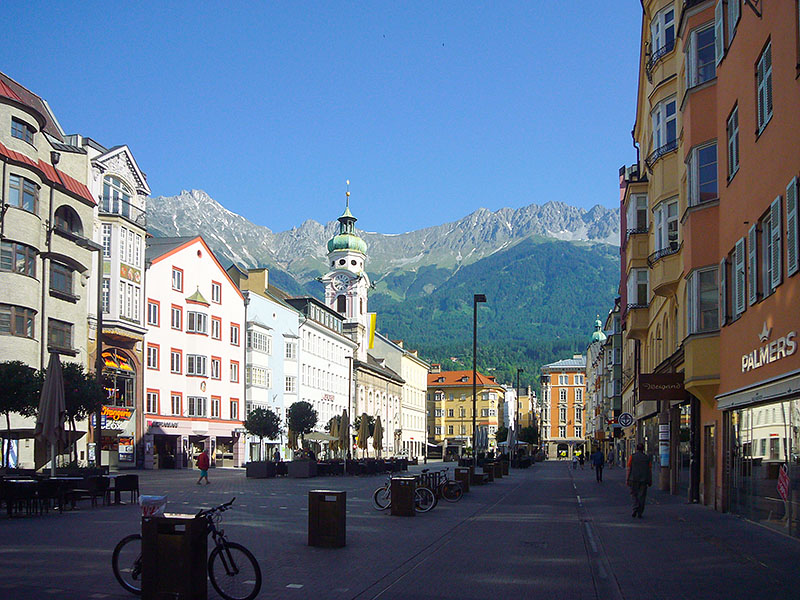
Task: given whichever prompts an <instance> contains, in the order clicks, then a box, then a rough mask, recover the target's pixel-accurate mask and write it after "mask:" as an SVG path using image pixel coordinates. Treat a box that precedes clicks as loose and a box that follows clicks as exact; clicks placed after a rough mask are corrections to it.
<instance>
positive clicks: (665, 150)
mask: <svg viewBox="0 0 800 600" xmlns="http://www.w3.org/2000/svg"><path fill="white" fill-rule="evenodd" d="M677 149H678V140H677V139H674V140H670V141H668V142H667V143H666V144H664V145H663V146H661V147H660V148H656V149H655V150H653V151H652V152H651V153H650V155H649V156H648V157H647V160H645V163H647V168H648V169H652V168H653V165H654V164H655V163H656V161H657V160H658V159H659V158H661V157H662V156H664V155H665V154H669V153H670V152H674V151H675V150H677Z"/></svg>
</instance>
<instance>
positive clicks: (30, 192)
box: [8, 175, 39, 214]
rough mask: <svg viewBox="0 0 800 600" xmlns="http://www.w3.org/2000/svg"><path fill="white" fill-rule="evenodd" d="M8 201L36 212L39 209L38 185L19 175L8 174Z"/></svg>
mask: <svg viewBox="0 0 800 600" xmlns="http://www.w3.org/2000/svg"><path fill="white" fill-rule="evenodd" d="M8 203H9V204H10V205H11V206H16V207H17V208H21V209H22V210H27V211H28V212H30V213H33V214H36V213H37V211H38V209H39V186H38V185H36V184H35V183H33V182H32V181H31V180H30V179H25V178H24V177H20V176H19V175H9V176H8Z"/></svg>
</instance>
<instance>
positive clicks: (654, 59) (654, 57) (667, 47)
mask: <svg viewBox="0 0 800 600" xmlns="http://www.w3.org/2000/svg"><path fill="white" fill-rule="evenodd" d="M674 48H675V40H670V41H668V42H667V43H666V44H664V45H663V46H661V48H658V49H656V50H655V51H654V52H653V53H652V54H650V56H648V57H647V64H646V65H645V74H646V75H647V81H649V82H650V83H653V68H654V67H655V66H656V63H658V61H660V60H661V59H662V58H663V57H664V56H666V55H667V54H669V53H670V52H672V50H673V49H674Z"/></svg>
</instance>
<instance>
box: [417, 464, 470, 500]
mask: <svg viewBox="0 0 800 600" xmlns="http://www.w3.org/2000/svg"><path fill="white" fill-rule="evenodd" d="M449 470H450V467H445V468H444V469H442V470H441V471H434V472H433V473H432V475H433V476H434V477H435V478H436V484H435V487H434V490H435V491H436V496H437V497H439V498H444V499H445V500H446V501H447V502H458V501H459V500H461V498H462V497H463V496H464V488H463V486H462V485H461V482H460V481H456V480H455V479H450V478H449V477H448V473H447V472H448V471H449ZM428 471H429V469H422V472H423V473H427V472H428Z"/></svg>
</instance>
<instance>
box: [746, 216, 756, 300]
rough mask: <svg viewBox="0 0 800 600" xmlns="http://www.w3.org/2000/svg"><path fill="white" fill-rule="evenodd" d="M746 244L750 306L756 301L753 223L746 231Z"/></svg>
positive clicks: (754, 234)
mask: <svg viewBox="0 0 800 600" xmlns="http://www.w3.org/2000/svg"><path fill="white" fill-rule="evenodd" d="M747 246H748V247H747V263H748V264H747V269H748V271H747V279H748V291H749V295H748V302H749V303H750V305H751V306H752V305H753V304H755V303H756V302H757V301H758V251H757V250H758V234H757V232H756V226H755V225H753V226H752V227H751V228H750V230H749V231H748V232H747Z"/></svg>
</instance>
